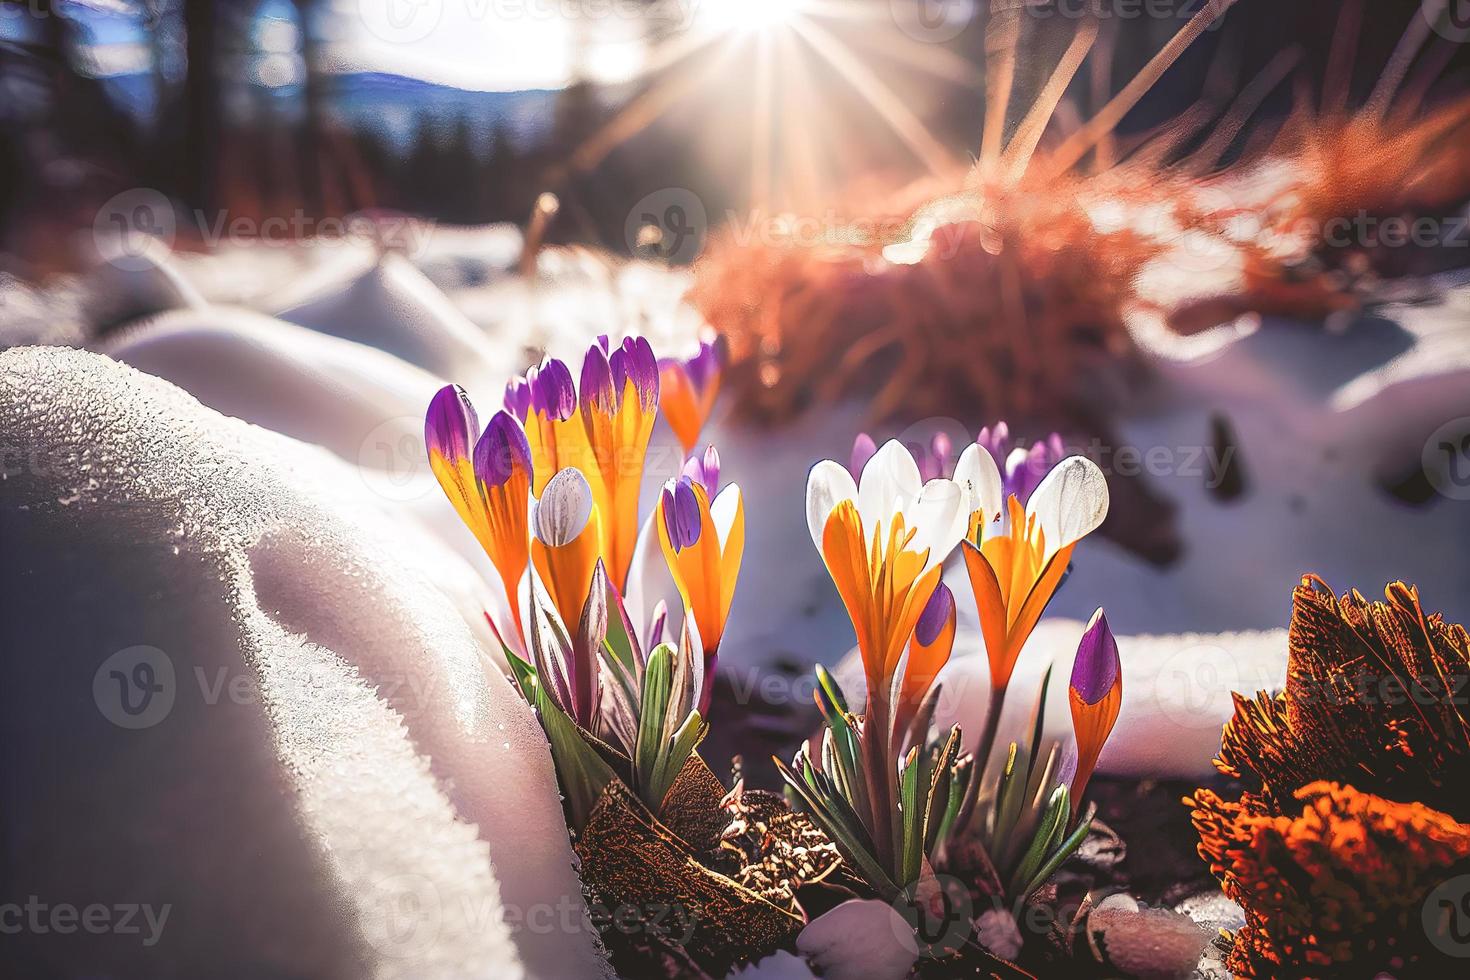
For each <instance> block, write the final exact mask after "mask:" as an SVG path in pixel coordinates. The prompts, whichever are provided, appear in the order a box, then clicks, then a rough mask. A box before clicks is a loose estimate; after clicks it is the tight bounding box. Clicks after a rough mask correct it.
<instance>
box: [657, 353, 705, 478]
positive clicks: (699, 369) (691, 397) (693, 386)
mask: <svg viewBox="0 0 1470 980" xmlns="http://www.w3.org/2000/svg"><path fill="white" fill-rule="evenodd" d="M658 376H659V394H658V399H659V407H660V408H661V409H662V410H663V413H664V418H666V419H668V420H669V428H671V429H673V430H674V435H675V437H677V438H678V440H679V444H680V445H682V446H683V447H684V453H685V454H686V455H687V454H689V453H691V452H693V451H694V444H695V443H696V442H698V441H699V433H700V431H701V430H702V429H703V428H704V423H705V422H706V421H708V419H709V414H710V412H711V411H712V410H713V409H714V407H715V399H716V398H717V397H719V394H720V352H719V348H718V347H717V345H716V342H714V341H709V340H702V341H700V343H699V353H697V354H695V355H694V356H693V357H691V358H689V359H687V360H679V359H677V358H672V357H666V358H661V359H660V360H659V362H658Z"/></svg>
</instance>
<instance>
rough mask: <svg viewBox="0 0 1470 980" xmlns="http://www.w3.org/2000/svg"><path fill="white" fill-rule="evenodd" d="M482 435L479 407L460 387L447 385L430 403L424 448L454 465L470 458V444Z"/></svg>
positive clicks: (425, 423) (425, 419) (426, 415)
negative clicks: (477, 436) (476, 411)
mask: <svg viewBox="0 0 1470 980" xmlns="http://www.w3.org/2000/svg"><path fill="white" fill-rule="evenodd" d="M479 431H480V420H479V418H478V417H476V415H475V406H473V405H471V404H470V399H469V396H468V395H466V394H465V393H464V389H463V388H461V387H460V386H459V385H445V386H444V387H443V388H440V389H439V391H438V393H437V394H435V395H434V399H433V401H431V402H429V411H428V412H427V413H426V414H425V416H424V445H425V446H427V447H428V449H429V452H430V453H431V454H432V453H438V454H439V455H440V456H443V457H444V458H445V459H447V460H449V461H450V462H451V463H458V462H459V461H460V460H462V459H464V458H465V457H466V456H468V455H469V454H470V440H471V439H473V438H474V437H475V435H476V434H478V433H479Z"/></svg>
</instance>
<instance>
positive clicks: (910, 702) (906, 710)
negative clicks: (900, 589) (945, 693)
mask: <svg viewBox="0 0 1470 980" xmlns="http://www.w3.org/2000/svg"><path fill="white" fill-rule="evenodd" d="M941 590H943V592H944V594H946V595H947V594H948V591H949V590H948V589H945V588H944V587H943V586H937V587H936V588H935V590H934V596H933V599H934V600H942V599H943V596H941V595H940V594H939V593H940V591H941ZM946 601H947V602H948V612H947V613H946V612H944V611H943V610H940V612H941V614H942V615H943V620H942V622H941V623H940V625H939V629H938V632H937V634H935V635H934V636H933V637H932V638H931V639H930V641H929V642H928V643H924V642H922V641H921V639H920V636H921V634H922V633H923V632H924V630H925V627H924V626H922V625H920V626H916V628H915V630H914V635H913V639H911V640H909V660H908V666H907V667H906V668H905V670H904V675H903V683H902V684H901V685H900V687H899V694H898V702H899V707H898V714H897V715H896V717H895V719H894V730H895V731H897V732H900V733H901V732H902V731H903V730H904V729H905V728H907V727H908V722H909V719H911V718H912V717H913V715H914V712H915V711H917V710H918V708H919V703H920V702H922V701H923V700H924V696H925V695H926V694H928V693H929V689H930V688H931V687H932V686H933V685H934V679H935V678H936V677H938V676H939V671H940V670H941V669H942V668H943V667H944V665H945V664H946V663H948V662H949V655H950V652H951V651H952V650H953V649H954V635H955V624H956V620H957V615H956V610H955V604H954V599H953V598H949V599H948V600H946ZM926 605H927V604H926ZM926 612H927V609H926V610H925V611H924V612H920V614H919V617H920V619H921V620H922V619H923V618H924V616H925V614H926Z"/></svg>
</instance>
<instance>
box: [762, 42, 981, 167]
mask: <svg viewBox="0 0 1470 980" xmlns="http://www.w3.org/2000/svg"><path fill="white" fill-rule="evenodd" d="M791 28H792V30H794V31H796V32H797V33H798V34H800V35H801V37H802V38H803V40H805V41H806V42H807V44H809V45H810V46H811V48H812V50H814V51H815V52H817V54H819V55H821V56H822V57H823V58H824V59H826V61H827V63H828V64H830V65H831V66H832V67H833V68H835V69H836V70H837V72H838V73H839V74H840V75H841V76H842V77H843V79H844V80H845V81H846V82H847V83H848V84H849V85H851V86H852V87H853V89H854V90H855V91H856V92H857V93H858V94H859V95H861V96H862V97H863V98H864V99H866V100H867V102H868V105H870V106H871V107H872V109H873V111H874V112H876V113H877V114H878V116H879V117H880V118H881V119H882V120H883V121H884V122H886V123H888V125H889V126H890V127H892V129H893V132H894V134H895V135H897V136H898V138H899V139H900V140H902V141H903V144H904V145H905V146H907V147H908V148H909V150H910V151H912V152H913V154H914V156H916V157H918V158H919V161H920V162H922V163H923V164H924V166H926V167H928V168H929V170H930V171H931V172H932V173H934V174H944V173H948V172H950V171H952V170H953V169H954V168H955V166H956V163H957V161H956V160H955V157H954V155H953V154H952V153H950V151H949V150H948V149H946V148H945V147H944V145H943V144H941V143H940V142H939V141H938V140H936V139H935V138H934V136H933V134H931V133H930V132H929V129H928V127H926V126H925V125H924V123H923V122H922V121H921V120H920V119H919V117H918V116H916V115H914V114H913V112H911V111H910V110H909V107H908V106H907V105H905V104H904V102H903V100H902V99H900V98H899V97H898V96H897V95H896V94H894V92H893V90H892V89H890V88H889V87H888V86H887V85H886V84H884V82H883V80H882V79H880V78H879V77H878V76H877V75H875V74H874V73H873V71H872V69H870V68H869V67H868V66H867V65H864V64H863V63H862V62H861V61H859V60H858V59H857V58H855V57H853V55H852V52H850V51H848V50H847V49H846V48H845V47H843V45H842V44H841V43H840V42H839V41H838V40H837V39H836V38H834V37H833V36H832V35H831V34H830V33H828V32H827V31H826V30H825V29H824V28H822V27H821V26H820V25H818V24H816V23H815V22H813V21H812V20H810V19H809V18H805V17H799V18H795V19H793V20H792V21H791Z"/></svg>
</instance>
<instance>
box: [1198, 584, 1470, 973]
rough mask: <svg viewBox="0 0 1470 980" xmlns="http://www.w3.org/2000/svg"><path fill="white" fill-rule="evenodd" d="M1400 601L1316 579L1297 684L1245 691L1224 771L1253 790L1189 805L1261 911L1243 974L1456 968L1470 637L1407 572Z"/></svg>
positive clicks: (1305, 600)
mask: <svg viewBox="0 0 1470 980" xmlns="http://www.w3.org/2000/svg"><path fill="white" fill-rule="evenodd" d="M1386 597H1387V600H1388V601H1387V602H1372V603H1370V602H1368V601H1367V600H1365V599H1364V598H1363V597H1362V596H1361V595H1359V594H1358V593H1356V592H1350V593H1348V594H1346V595H1343V596H1342V597H1341V598H1337V597H1334V596H1333V594H1332V592H1331V591H1330V590H1328V589H1326V588H1325V586H1323V585H1322V583H1321V582H1320V581H1318V580H1315V579H1307V580H1304V582H1303V584H1302V585H1301V586H1300V587H1298V588H1297V590H1296V592H1295V595H1294V600H1295V601H1294V612H1293V615H1292V623H1291V634H1290V637H1291V639H1290V646H1291V649H1290V659H1289V662H1288V672H1287V683H1286V690H1285V691H1283V692H1282V693H1280V694H1277V695H1275V696H1270V695H1267V694H1264V693H1262V694H1260V695H1258V696H1257V697H1256V698H1254V699H1249V698H1246V697H1243V696H1241V695H1239V694H1237V695H1236V696H1235V716H1234V717H1233V718H1232V719H1231V720H1230V722H1229V723H1228V724H1227V725H1226V726H1225V731H1224V735H1223V739H1222V745H1221V749H1220V757H1219V759H1218V760H1216V767H1217V768H1219V769H1220V771H1221V772H1223V773H1226V774H1227V775H1230V776H1233V777H1235V778H1237V779H1242V780H1246V781H1247V783H1248V785H1249V788H1248V790H1247V791H1246V792H1245V793H1243V794H1242V795H1241V798H1240V799H1239V800H1237V801H1230V800H1225V799H1223V798H1221V797H1220V796H1219V795H1218V794H1216V793H1214V792H1211V791H1209V790H1203V789H1202V790H1200V791H1198V792H1196V793H1195V794H1194V796H1193V797H1191V798H1189V799H1186V800H1185V803H1186V804H1187V805H1189V806H1190V807H1192V808H1193V819H1194V824H1195V827H1196V829H1197V830H1198V831H1199V835H1200V846H1199V852H1200V855H1201V856H1202V857H1203V858H1205V860H1207V861H1208V862H1209V863H1210V870H1211V871H1212V872H1214V873H1215V874H1216V875H1217V876H1218V877H1219V878H1220V881H1221V884H1222V885H1223V887H1224V889H1225V893H1226V894H1227V895H1229V896H1230V897H1231V898H1233V899H1234V900H1235V901H1237V902H1239V903H1240V904H1241V906H1242V907H1243V908H1244V909H1245V913H1246V927H1245V928H1244V929H1242V930H1240V931H1239V932H1238V933H1237V934H1236V935H1235V937H1234V945H1233V948H1232V950H1231V954H1230V957H1229V960H1228V961H1227V966H1228V968H1229V969H1230V970H1231V971H1232V972H1234V973H1236V974H1237V975H1239V976H1245V977H1277V976H1313V977H1338V976H1341V977H1348V976H1352V977H1360V976H1373V975H1375V974H1376V973H1377V972H1378V971H1380V970H1386V971H1389V972H1392V973H1394V974H1395V975H1399V976H1405V975H1414V976H1428V975H1443V974H1438V973H1433V972H1432V971H1433V970H1434V969H1435V968H1436V967H1438V968H1445V967H1448V966H1451V965H1453V964H1452V957H1453V952H1452V950H1451V949H1450V944H1451V941H1452V940H1453V938H1454V937H1453V936H1452V935H1450V933H1449V932H1448V929H1449V928H1450V926H1451V921H1450V920H1447V919H1445V918H1444V917H1443V916H1442V915H1440V914H1439V912H1438V910H1436V909H1434V908H1432V907H1431V908H1427V909H1426V901H1427V900H1428V899H1430V898H1431V897H1432V895H1433V893H1434V891H1435V889H1436V888H1437V887H1439V886H1440V885H1441V884H1444V883H1445V882H1447V881H1449V880H1450V879H1452V878H1455V877H1456V876H1457V875H1461V874H1465V873H1467V872H1470V825H1467V824H1465V823H1463V822H1462V821H1463V820H1465V819H1467V817H1470V797H1467V796H1466V795H1465V793H1464V785H1465V780H1466V778H1467V777H1470V721H1467V711H1470V709H1466V708H1465V707H1464V706H1463V696H1464V693H1465V692H1466V690H1467V689H1470V634H1467V633H1466V631H1465V628H1464V627H1463V626H1459V625H1454V624H1448V623H1446V622H1445V621H1444V620H1443V618H1442V617H1440V616H1438V615H1431V614H1428V613H1425V612H1424V610H1423V608H1422V607H1421V606H1420V604H1419V596H1418V593H1417V591H1416V590H1414V589H1413V588H1412V587H1410V586H1406V585H1404V584H1403V583H1401V582H1395V583H1393V584H1391V585H1389V586H1388V588H1387V589H1386ZM1466 884H1467V888H1470V880H1467V882H1466ZM1426 916H1427V917H1426ZM1436 916H1438V917H1436ZM1456 924H1457V920H1456ZM1461 945H1463V943H1462V944H1461ZM1401 971H1408V972H1401Z"/></svg>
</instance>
